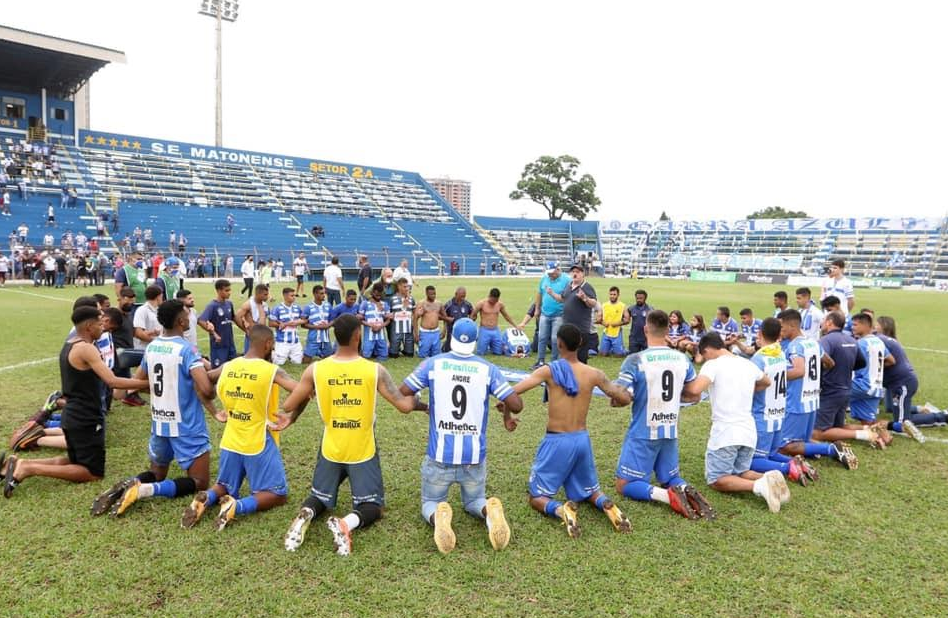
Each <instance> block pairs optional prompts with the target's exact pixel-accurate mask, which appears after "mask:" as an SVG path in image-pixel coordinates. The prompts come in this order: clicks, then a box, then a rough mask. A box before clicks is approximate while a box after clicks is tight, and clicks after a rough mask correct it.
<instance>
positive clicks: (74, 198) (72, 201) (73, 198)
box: [69, 187, 79, 208]
mask: <svg viewBox="0 0 948 618" xmlns="http://www.w3.org/2000/svg"><path fill="white" fill-rule="evenodd" d="M78 201H79V194H78V193H76V188H75V187H69V207H70V208H75V207H76V202H78Z"/></svg>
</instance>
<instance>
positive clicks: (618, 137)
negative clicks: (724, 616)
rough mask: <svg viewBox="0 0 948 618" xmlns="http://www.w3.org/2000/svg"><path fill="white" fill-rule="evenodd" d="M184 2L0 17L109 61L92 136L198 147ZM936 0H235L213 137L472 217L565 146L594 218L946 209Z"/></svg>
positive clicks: (201, 97)
mask: <svg viewBox="0 0 948 618" xmlns="http://www.w3.org/2000/svg"><path fill="white" fill-rule="evenodd" d="M199 4H200V2H199V0H193V1H188V0H173V1H165V2H157V1H155V0H153V1H151V2H138V1H131V0H125V1H121V0H107V1H96V2H75V0H70V1H58V0H57V1H53V0H49V1H46V0H34V1H33V2H31V3H29V6H30V9H29V10H20V11H7V15H6V16H4V18H3V22H4V23H5V24H7V25H10V26H13V27H18V28H23V29H27V30H33V31H37V32H43V33H47V34H51V35H55V36H61V37H64V38H70V39H75V40H79V41H82V42H87V43H93V44H98V45H103V46H106V47H112V48H116V49H119V50H122V51H124V52H125V53H126V54H127V57H128V64H127V65H124V66H122V65H115V66H110V67H107V68H105V69H104V70H102V71H100V72H99V73H98V74H96V76H95V77H94V78H93V80H92V128H93V129H98V130H103V131H113V132H118V133H130V134H136V135H143V136H147V137H155V138H165V139H173V140H180V141H187V142H197V143H208V144H213V142H214V82H213V78H214V53H213V49H214V47H213V45H214V39H213V35H214V23H213V20H211V19H210V18H207V17H202V16H199V15H198V14H197V7H198V5H199ZM946 25H948V2H944V1H933V2H911V1H907V2H891V1H890V2H874V1H867V0H860V1H856V2H831V1H826V0H822V1H817V2H803V1H800V2H770V1H766V0H752V1H745V2H738V1H729V2H721V1H718V2H709V1H707V0H701V1H696V2H688V1H676V2H598V1H592V0H587V1H586V2H560V1H558V0H556V1H551V0H544V1H535V0H529V1H528V0H506V1H504V2H495V1H492V0H488V1H481V2H450V1H444V0H440V1H432V2H420V1H417V2H415V1H405V2H393V1H391V0H389V1H374V0H360V1H358V2H345V1H343V2H306V1H299V2H288V1H278V0H242V1H241V7H240V16H239V19H238V21H237V22H236V23H233V24H225V26H224V28H225V32H224V146H225V147H231V148H239V149H247V150H258V151H264V152H274V153H278V154H288V155H294V156H300V157H311V158H321V159H330V160H336V161H341V162H347V163H357V164H367V165H375V166H379V167H391V168H399V169H406V170H412V171H418V172H420V173H422V174H424V175H426V176H433V175H444V174H447V175H450V176H452V177H455V178H462V179H466V180H470V181H471V182H472V183H473V187H472V191H473V194H472V200H473V209H474V213H475V214H490V215H505V216H519V215H520V214H521V213H527V215H528V216H532V217H540V216H544V213H543V211H542V210H541V209H540V207H539V206H534V205H532V204H531V203H530V202H529V201H522V202H516V203H512V202H511V201H510V200H509V199H508V197H507V196H508V194H509V193H510V191H511V190H512V189H514V187H515V184H516V181H517V180H518V179H519V177H520V172H521V171H522V170H523V166H524V164H525V163H526V162H528V161H530V160H532V159H535V158H536V157H537V156H540V155H544V154H549V155H558V154H571V155H574V156H576V157H578V158H579V159H580V160H581V161H582V164H583V170H584V171H587V172H589V173H591V174H592V175H593V176H594V177H595V178H596V181H597V182H598V185H599V196H600V197H601V199H602V206H601V207H600V212H599V213H598V214H593V215H592V217H591V218H597V219H655V218H657V217H658V216H659V214H660V213H661V212H662V211H663V210H664V211H667V212H668V214H669V215H670V216H671V217H672V218H675V219H707V218H710V217H714V218H743V217H744V216H745V215H747V214H748V213H750V212H752V211H754V210H756V209H759V208H764V207H767V206H774V205H779V206H783V207H785V208H788V209H794V210H805V211H806V212H807V213H809V214H810V215H812V216H820V217H833V216H870V215H871V216H887V215H888V216H908V215H914V216H942V215H944V214H945V213H946V211H948V206H946V204H948V199H946V198H948V188H946V182H945V179H946V170H948V80H946V79H945V61H946V59H948V37H946V36H945V27H946Z"/></svg>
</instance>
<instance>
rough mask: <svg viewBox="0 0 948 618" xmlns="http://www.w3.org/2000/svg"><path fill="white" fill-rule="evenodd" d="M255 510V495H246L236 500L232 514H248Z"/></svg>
mask: <svg viewBox="0 0 948 618" xmlns="http://www.w3.org/2000/svg"><path fill="white" fill-rule="evenodd" d="M256 512H257V497H256V496H247V497H246V498H241V499H240V500H238V501H237V508H236V509H234V515H250V514H251V513H256Z"/></svg>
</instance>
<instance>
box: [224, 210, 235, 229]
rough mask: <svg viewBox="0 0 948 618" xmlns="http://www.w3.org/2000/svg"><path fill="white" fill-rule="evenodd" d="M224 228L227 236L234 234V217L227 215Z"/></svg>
mask: <svg viewBox="0 0 948 618" xmlns="http://www.w3.org/2000/svg"><path fill="white" fill-rule="evenodd" d="M225 226H226V228H227V233H228V234H233V233H234V215H232V214H230V213H227V219H226V221H225Z"/></svg>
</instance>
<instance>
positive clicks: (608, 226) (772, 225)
mask: <svg viewBox="0 0 948 618" xmlns="http://www.w3.org/2000/svg"><path fill="white" fill-rule="evenodd" d="M944 223H945V221H944V219H939V218H931V217H929V218H917V217H864V218H840V219H740V220H737V221H726V220H712V221H618V220H611V221H601V222H600V223H599V232H600V233H604V234H609V233H612V234H615V233H620V232H644V233H648V232H677V231H686V232H715V231H717V232H830V231H841V230H842V231H859V232H872V231H879V232H937V231H939V230H940V229H941V228H942V225H943V224H944Z"/></svg>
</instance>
